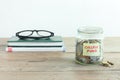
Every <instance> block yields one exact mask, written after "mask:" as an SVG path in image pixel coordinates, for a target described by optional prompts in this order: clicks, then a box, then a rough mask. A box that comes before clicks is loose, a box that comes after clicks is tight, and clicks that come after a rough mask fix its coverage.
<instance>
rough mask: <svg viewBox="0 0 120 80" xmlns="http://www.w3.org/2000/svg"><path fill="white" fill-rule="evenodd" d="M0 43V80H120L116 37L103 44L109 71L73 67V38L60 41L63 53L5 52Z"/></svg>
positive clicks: (97, 67) (1, 41)
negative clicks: (63, 49) (64, 49)
mask: <svg viewBox="0 0 120 80" xmlns="http://www.w3.org/2000/svg"><path fill="white" fill-rule="evenodd" d="M6 41H7V39H6V38H1V39H0V80H120V47H119V45H120V37H108V38H105V41H104V60H109V61H111V62H113V63H114V66H112V67H103V66H101V65H80V64H76V63H75V38H70V37H69V38H64V43H65V47H66V52H12V53H8V52H6V51H5V47H6V44H7V42H6Z"/></svg>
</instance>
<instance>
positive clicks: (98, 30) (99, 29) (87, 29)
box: [78, 26, 103, 34]
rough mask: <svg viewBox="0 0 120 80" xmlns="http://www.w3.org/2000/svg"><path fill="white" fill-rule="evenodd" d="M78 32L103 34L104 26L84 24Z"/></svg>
mask: <svg viewBox="0 0 120 80" xmlns="http://www.w3.org/2000/svg"><path fill="white" fill-rule="evenodd" d="M78 32H80V33H85V34H102V33H103V28H102V27H87V26H83V27H80V28H78Z"/></svg>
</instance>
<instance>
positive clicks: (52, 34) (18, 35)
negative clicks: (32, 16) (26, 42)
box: [16, 30, 54, 39]
mask: <svg viewBox="0 0 120 80" xmlns="http://www.w3.org/2000/svg"><path fill="white" fill-rule="evenodd" d="M26 31H31V32H32V33H31V34H30V35H28V36H24V35H20V33H22V32H26ZM39 31H44V32H48V33H50V35H48V36H40V37H33V36H32V37H31V35H32V34H33V33H34V32H36V33H37V34H38V35H40V34H39V33H38V32H39ZM16 36H17V37H19V38H20V39H28V38H31V39H41V38H50V37H52V36H54V33H53V32H51V31H48V30H23V31H19V32H17V33H16Z"/></svg>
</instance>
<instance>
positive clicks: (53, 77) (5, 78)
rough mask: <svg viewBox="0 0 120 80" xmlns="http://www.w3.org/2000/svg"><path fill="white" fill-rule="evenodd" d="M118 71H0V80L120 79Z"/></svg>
mask: <svg viewBox="0 0 120 80" xmlns="http://www.w3.org/2000/svg"><path fill="white" fill-rule="evenodd" d="M119 74H120V72H118V71H114V72H113V71H107V72H106V71H77V72H0V80H120V76H119Z"/></svg>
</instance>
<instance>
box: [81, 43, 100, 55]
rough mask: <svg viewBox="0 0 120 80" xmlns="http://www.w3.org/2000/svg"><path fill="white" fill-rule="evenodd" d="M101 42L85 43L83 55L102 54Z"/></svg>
mask: <svg viewBox="0 0 120 80" xmlns="http://www.w3.org/2000/svg"><path fill="white" fill-rule="evenodd" d="M100 54H101V53H100V44H99V43H84V44H83V56H100Z"/></svg>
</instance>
